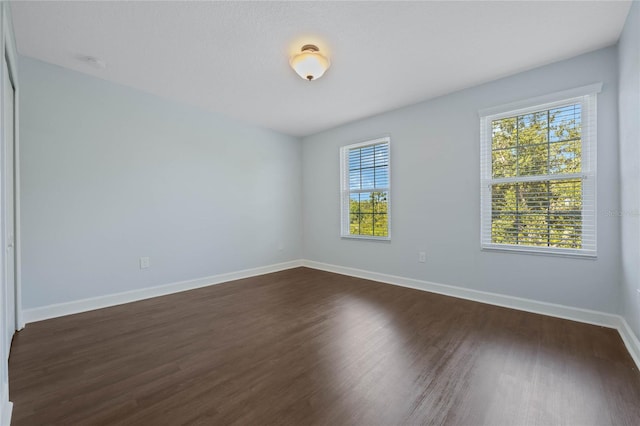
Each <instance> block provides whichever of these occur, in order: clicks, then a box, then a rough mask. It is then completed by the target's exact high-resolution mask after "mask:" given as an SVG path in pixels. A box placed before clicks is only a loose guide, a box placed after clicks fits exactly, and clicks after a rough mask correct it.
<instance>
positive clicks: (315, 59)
mask: <svg viewBox="0 0 640 426" xmlns="http://www.w3.org/2000/svg"><path fill="white" fill-rule="evenodd" d="M300 51H301V53H298V54H297V55H295V56H294V57H293V58H291V61H289V63H290V64H291V68H293V69H294V71H295V72H296V73H298V75H299V76H300V77H302V78H304V79H305V80H309V81H311V80H317V79H319V78H320V77H322V75H323V74H324V72H325V71H326V70H327V68H329V65H331V64H330V63H329V59H327V58H326V57H325V56H323V55H322V54H321V53H320V49H318V46H315V45H313V44H305V45H304V46H302V49H300Z"/></svg>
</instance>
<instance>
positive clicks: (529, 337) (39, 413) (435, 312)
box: [9, 268, 640, 426]
mask: <svg viewBox="0 0 640 426" xmlns="http://www.w3.org/2000/svg"><path fill="white" fill-rule="evenodd" d="M9 374H10V391H11V395H10V397H11V400H12V401H13V402H14V410H13V423H12V424H14V425H18V426H20V425H40V424H60V425H76V424H77V425H108V424H118V425H145V424H148V425H165V424H166V425H179V424H185V425H200V424H202V425H211V424H229V425H244V424H290V425H301V424H317V425H340V424H349V425H391V424H394V425H395V424H411V425H413V424H452V425H454V424H455V425H459V424H462V425H465V424H466V425H483V424H484V425H515V424H518V425H549V424H553V425H556V424H566V425H573V424H580V425H638V424H640V373H638V371H637V369H636V367H635V364H634V363H633V361H632V359H631V357H630V355H629V353H628V352H627V351H626V349H625V347H624V345H623V343H622V341H621V339H620V336H619V335H618V333H617V331H615V330H613V329H608V328H603V327H597V326H593V325H587V324H581V323H577V322H572V321H567V320H562V319H557V318H552V317H547V316H542V315H536V314H531V313H526V312H520V311H515V310H511V309H506V308H500V307H496V306H491V305H485V304H481V303H476V302H471V301H467V300H461V299H455V298H451V297H446V296H441V295H436V294H431V293H426V292H422V291H418V290H412V289H406V288H401V287H396V286H391V285H387V284H381V283H375V282H372V281H367V280H361V279H357V278H352V277H346V276H341V275H337V274H331V273H327V272H321V271H316V270H311V269H307V268H296V269H292V270H288V271H283V272H278V273H274V274H268V275H263V276H260V277H254V278H249V279H245V280H239V281H234V282H230V283H225V284H220V285H216V286H211V287H207V288H202V289H198V290H192V291H188V292H182V293H178V294H174V295H169V296H164V297H159V298H154V299H149V300H144V301H140V302H135V303H130V304H126V305H120V306H115V307H112V308H107V309H101V310H96V311H92V312H86V313H82V314H78V315H71V316H67V317H62V318H57V319H53V320H48V321H42V322H38V323H33V324H29V325H28V326H27V327H26V328H25V329H24V330H22V331H21V332H19V333H18V334H17V335H16V336H15V338H14V341H13V346H12V351H11V357H10V360H9Z"/></svg>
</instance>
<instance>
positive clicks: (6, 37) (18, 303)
mask: <svg viewBox="0 0 640 426" xmlns="http://www.w3.org/2000/svg"><path fill="white" fill-rule="evenodd" d="M15 46H16V44H15V40H14V36H13V28H12V22H11V19H10V17H9V10H8V7H7V5H6V4H5V5H4V7H3V8H2V55H3V57H4V58H6V61H7V68H8V69H9V78H10V79H11V83H13V90H14V101H13V108H14V110H13V142H14V153H13V158H14V165H13V173H14V177H13V185H14V197H15V200H14V221H15V235H14V238H15V241H14V256H15V265H14V266H15V292H14V293H15V309H14V312H15V325H16V330H22V329H23V328H24V319H23V315H22V274H21V270H22V267H21V264H22V261H21V251H22V245H21V239H20V234H21V233H20V144H19V140H20V136H19V133H20V131H19V126H18V123H20V120H19V112H20V103H19V102H20V89H19V85H18V69H17V68H18V62H17V61H18V57H17V54H16V47H15ZM5 107H6V106H5V105H3V106H2V108H3V109H4V108H5ZM3 111H4V110H3ZM3 137H4V136H3ZM4 142H5V143H7V141H4ZM3 173H5V171H4V170H3Z"/></svg>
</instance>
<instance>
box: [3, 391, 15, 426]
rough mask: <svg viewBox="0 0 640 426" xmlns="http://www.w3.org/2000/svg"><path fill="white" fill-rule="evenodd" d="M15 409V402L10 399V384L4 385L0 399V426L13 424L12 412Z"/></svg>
mask: <svg viewBox="0 0 640 426" xmlns="http://www.w3.org/2000/svg"><path fill="white" fill-rule="evenodd" d="M12 411H13V403H11V402H10V401H9V386H8V385H7V384H5V385H4V389H2V400H1V401H0V426H9V425H11V412H12Z"/></svg>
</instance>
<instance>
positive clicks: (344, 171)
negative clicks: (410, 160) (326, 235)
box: [340, 136, 391, 241]
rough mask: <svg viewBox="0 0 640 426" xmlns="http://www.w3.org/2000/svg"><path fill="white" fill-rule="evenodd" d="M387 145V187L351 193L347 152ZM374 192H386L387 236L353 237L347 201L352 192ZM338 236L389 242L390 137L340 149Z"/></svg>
mask: <svg viewBox="0 0 640 426" xmlns="http://www.w3.org/2000/svg"><path fill="white" fill-rule="evenodd" d="M385 143H386V144H387V147H388V150H389V165H388V166H387V167H388V172H389V186H388V187H385V188H378V187H376V188H372V189H366V190H365V189H361V190H355V191H352V190H351V189H350V187H349V151H350V150H352V149H357V148H363V147H366V146H371V145H380V144H385ZM376 190H378V191H380V190H384V191H386V192H387V235H386V236H377V235H354V234H350V233H349V207H350V205H349V199H350V195H351V194H352V193H354V192H375V191H376ZM340 236H341V237H342V238H348V239H358V240H378V241H390V240H391V137H390V136H384V137H380V138H377V139H371V140H367V141H364V142H358V143H354V144H351V145H345V146H342V147H340Z"/></svg>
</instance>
